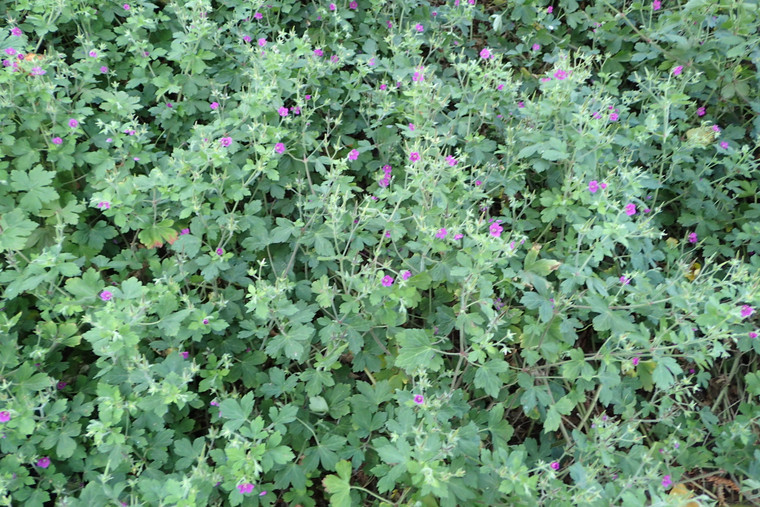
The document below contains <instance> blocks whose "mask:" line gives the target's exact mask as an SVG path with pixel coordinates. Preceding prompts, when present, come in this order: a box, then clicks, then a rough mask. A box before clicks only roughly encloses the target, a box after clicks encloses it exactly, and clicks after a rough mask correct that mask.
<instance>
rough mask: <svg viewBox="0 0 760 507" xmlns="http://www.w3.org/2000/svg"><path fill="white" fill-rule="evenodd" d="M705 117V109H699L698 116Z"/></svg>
mask: <svg viewBox="0 0 760 507" xmlns="http://www.w3.org/2000/svg"><path fill="white" fill-rule="evenodd" d="M704 115H705V108H704V107H700V108H698V109H697V116H704Z"/></svg>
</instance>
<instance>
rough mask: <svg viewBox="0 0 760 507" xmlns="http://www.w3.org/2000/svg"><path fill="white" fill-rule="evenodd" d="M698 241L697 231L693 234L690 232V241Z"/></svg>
mask: <svg viewBox="0 0 760 507" xmlns="http://www.w3.org/2000/svg"><path fill="white" fill-rule="evenodd" d="M696 242H697V233H696V232H692V233H691V234H689V243H692V244H693V243H696Z"/></svg>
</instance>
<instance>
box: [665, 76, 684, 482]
mask: <svg viewBox="0 0 760 507" xmlns="http://www.w3.org/2000/svg"><path fill="white" fill-rule="evenodd" d="M682 70H683V65H679V66H678V67H676V68H675V69H673V75H674V76H677V75H679V74H681V71H682ZM666 477H667V476H666Z"/></svg>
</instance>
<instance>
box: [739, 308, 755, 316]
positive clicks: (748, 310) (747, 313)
mask: <svg viewBox="0 0 760 507" xmlns="http://www.w3.org/2000/svg"><path fill="white" fill-rule="evenodd" d="M754 312H755V309H754V308H752V307H751V306H749V305H744V306H742V317H743V318H747V317H749V316H750V315H752V314H753V313H754Z"/></svg>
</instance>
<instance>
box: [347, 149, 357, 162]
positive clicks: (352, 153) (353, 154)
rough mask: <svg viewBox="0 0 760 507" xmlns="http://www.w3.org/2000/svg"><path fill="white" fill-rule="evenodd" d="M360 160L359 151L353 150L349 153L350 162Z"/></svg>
mask: <svg viewBox="0 0 760 507" xmlns="http://www.w3.org/2000/svg"><path fill="white" fill-rule="evenodd" d="M357 158H359V150H351V151H350V152H349V153H348V160H356V159H357Z"/></svg>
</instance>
